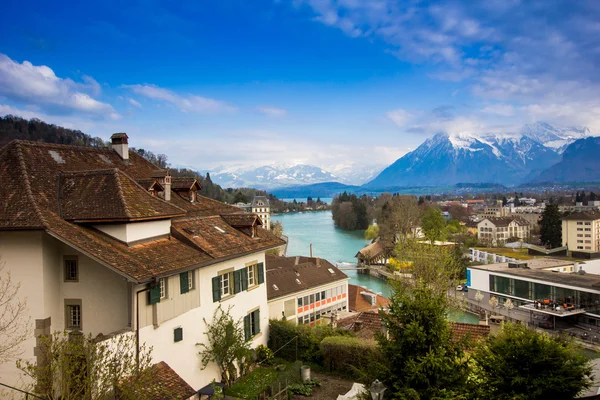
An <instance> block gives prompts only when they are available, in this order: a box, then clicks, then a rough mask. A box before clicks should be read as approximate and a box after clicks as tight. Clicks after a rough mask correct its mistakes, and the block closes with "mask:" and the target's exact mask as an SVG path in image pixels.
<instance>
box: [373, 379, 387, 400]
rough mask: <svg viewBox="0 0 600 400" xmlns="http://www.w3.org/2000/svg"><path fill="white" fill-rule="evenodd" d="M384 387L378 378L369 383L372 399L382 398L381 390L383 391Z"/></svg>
mask: <svg viewBox="0 0 600 400" xmlns="http://www.w3.org/2000/svg"><path fill="white" fill-rule="evenodd" d="M386 389H387V388H386V387H385V385H384V384H383V383H381V382H379V379H375V381H374V382H373V383H371V388H370V392H371V397H372V398H373V400H383V392H385V390H386Z"/></svg>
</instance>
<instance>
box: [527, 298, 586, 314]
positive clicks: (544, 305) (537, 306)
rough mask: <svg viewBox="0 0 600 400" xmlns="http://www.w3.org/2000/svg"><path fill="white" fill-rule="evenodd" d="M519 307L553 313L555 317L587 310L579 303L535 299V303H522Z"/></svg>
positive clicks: (583, 312)
mask: <svg viewBox="0 0 600 400" xmlns="http://www.w3.org/2000/svg"><path fill="white" fill-rule="evenodd" d="M519 308H520V309H522V310H528V311H534V312H537V313H541V314H546V315H553V316H555V317H569V316H571V315H579V314H585V313H586V312H587V311H586V309H585V308H583V306H581V305H577V304H570V303H557V302H552V301H549V300H541V301H536V302H535V303H530V304H525V305H522V306H520V307H519Z"/></svg>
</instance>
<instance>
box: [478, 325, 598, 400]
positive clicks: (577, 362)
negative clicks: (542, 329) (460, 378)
mask: <svg viewBox="0 0 600 400" xmlns="http://www.w3.org/2000/svg"><path fill="white" fill-rule="evenodd" d="M591 376H592V368H591V366H590V364H589V362H588V360H587V359H586V357H585V356H583V355H582V354H580V353H579V352H578V351H577V349H576V348H575V347H574V345H573V342H572V340H570V339H568V338H567V337H563V336H549V335H546V334H539V333H537V332H536V331H535V330H532V329H529V328H527V327H526V326H524V325H517V324H511V323H507V324H505V325H504V328H503V329H502V330H501V331H500V332H499V333H498V334H496V335H493V336H490V337H489V338H487V340H485V341H484V342H482V343H481V344H480V345H479V346H478V347H477V349H476V351H475V352H474V354H473V375H472V379H471V380H470V384H471V385H470V386H471V387H472V392H473V393H474V394H475V396H474V398H481V399H500V400H504V399H506V400H509V399H511V400H512V399H531V400H536V399H573V398H575V397H576V396H577V395H578V394H579V393H580V392H581V391H582V390H584V389H586V388H588V387H590V385H591V383H592V381H591Z"/></svg>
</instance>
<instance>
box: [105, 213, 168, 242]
mask: <svg viewBox="0 0 600 400" xmlns="http://www.w3.org/2000/svg"><path fill="white" fill-rule="evenodd" d="M94 228H96V229H98V230H99V231H101V232H104V233H106V234H107V235H109V236H112V237H114V238H115V239H117V240H120V241H121V242H125V243H131V242H135V241H137V240H144V239H150V238H154V237H157V236H163V235H168V234H169V233H171V220H170V219H164V220H159V221H143V222H130V223H127V224H99V225H94Z"/></svg>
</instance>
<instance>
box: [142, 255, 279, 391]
mask: <svg viewBox="0 0 600 400" xmlns="http://www.w3.org/2000/svg"><path fill="white" fill-rule="evenodd" d="M264 258H265V256H264V252H262V253H256V254H252V255H249V256H245V257H240V258H237V259H234V260H230V261H226V262H222V263H218V264H215V265H212V266H208V267H203V268H200V269H197V270H196V273H195V275H196V276H197V278H196V279H197V282H196V283H197V284H198V286H196V289H195V290H193V291H191V292H188V293H185V294H183V295H181V294H180V292H179V283H178V282H179V275H176V276H174V277H173V278H172V280H175V281H176V284H171V283H170V286H169V288H172V287H175V288H176V291H175V292H172V293H171V294H169V297H170V296H171V295H172V296H188V295H189V296H197V298H198V299H199V307H196V308H192V309H189V310H188V311H187V312H185V313H184V314H182V315H179V316H175V317H173V318H170V319H168V320H164V321H162V322H161V323H160V324H159V326H158V327H157V328H154V326H153V325H152V312H153V307H156V311H157V314H158V315H161V312H162V311H161V309H165V308H167V307H171V306H170V305H168V304H167V303H168V302H171V301H173V299H169V300H166V301H164V300H161V302H160V303H157V304H155V305H154V306H152V305H146V304H147V300H146V299H147V297H146V294H145V293H144V295H141V294H140V296H139V297H140V307H141V308H142V309H143V313H142V314H140V316H141V317H143V321H140V326H141V327H142V328H141V329H140V338H141V341H142V342H145V343H146V344H147V345H149V346H153V348H154V351H153V360H154V362H159V361H165V362H166V363H167V364H169V366H171V368H173V369H174V370H175V371H176V372H177V373H178V374H179V375H180V376H181V377H182V378H183V379H184V380H185V381H186V382H188V383H189V384H190V385H191V386H192V387H194V389H196V390H197V389H200V388H201V387H202V386H204V385H206V384H208V383H210V382H211V381H212V380H213V379H216V380H217V381H220V373H219V372H218V369H217V367H216V366H215V365H212V366H208V367H207V369H205V370H201V369H200V368H201V365H200V356H199V354H198V352H199V351H200V348H199V347H198V346H197V345H196V343H206V335H205V334H204V329H205V327H206V325H205V323H204V319H206V320H207V321H211V320H212V317H213V313H214V311H215V310H216V308H217V307H218V306H219V305H221V307H222V309H223V310H228V308H229V307H231V311H230V312H231V315H232V316H233V318H234V319H236V320H240V319H243V317H244V316H246V315H247V314H248V311H250V310H253V309H254V308H256V307H260V331H261V333H260V334H259V335H258V336H257V337H255V338H254V340H253V341H252V347H256V346H258V345H260V344H263V345H266V344H267V339H268V327H269V307H268V305H267V289H266V283H263V284H262V285H259V286H257V287H254V288H252V289H250V290H248V291H243V292H240V293H237V294H236V295H234V296H233V297H230V298H228V299H226V300H222V301H219V302H213V299H212V278H213V277H215V276H217V272H218V271H221V270H224V269H228V268H235V269H236V270H238V269H241V268H245V267H246V264H247V263H251V262H262V263H264ZM141 288H142V286H139V287H138V289H136V290H139V289H141ZM163 311H164V310H163ZM163 315H164V314H163ZM177 327H181V328H183V340H182V341H180V342H177V343H175V342H174V341H173V330H174V329H175V328H177Z"/></svg>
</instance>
